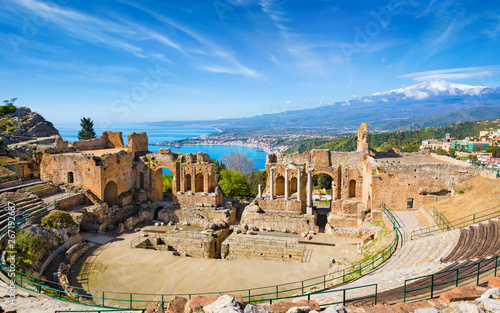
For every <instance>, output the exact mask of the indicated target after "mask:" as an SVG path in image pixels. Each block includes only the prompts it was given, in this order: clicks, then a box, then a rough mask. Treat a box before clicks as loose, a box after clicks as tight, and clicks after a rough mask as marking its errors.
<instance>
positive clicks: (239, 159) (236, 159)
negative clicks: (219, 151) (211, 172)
mask: <svg viewBox="0 0 500 313" xmlns="http://www.w3.org/2000/svg"><path fill="white" fill-rule="evenodd" d="M220 161H221V163H224V164H225V166H226V167H228V168H231V169H233V170H235V171H239V172H241V173H251V172H254V171H255V170H256V168H257V166H255V163H254V162H253V160H252V159H251V158H249V157H248V156H247V155H246V154H244V153H243V152H239V151H231V153H230V154H224V155H222V156H221V158H220Z"/></svg>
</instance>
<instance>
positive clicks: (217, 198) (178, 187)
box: [141, 149, 223, 207]
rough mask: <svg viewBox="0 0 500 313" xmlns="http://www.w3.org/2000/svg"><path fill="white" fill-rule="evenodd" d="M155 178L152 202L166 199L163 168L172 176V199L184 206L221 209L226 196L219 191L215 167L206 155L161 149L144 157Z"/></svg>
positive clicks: (152, 181) (152, 185) (151, 194)
mask: <svg viewBox="0 0 500 313" xmlns="http://www.w3.org/2000/svg"><path fill="white" fill-rule="evenodd" d="M141 161H142V162H144V163H145V164H146V165H147V166H148V167H149V168H151V169H152V173H153V177H152V179H151V181H150V186H151V188H150V189H151V192H150V198H151V199H152V200H153V201H159V200H162V199H163V185H162V180H161V175H162V171H161V170H162V168H168V169H169V170H170V171H171V172H172V173H173V176H174V178H173V180H172V198H173V199H174V201H175V202H177V203H179V204H183V205H200V204H202V205H204V206H214V207H218V206H220V205H221V204H222V201H223V195H222V192H221V191H220V189H219V188H217V180H216V174H215V166H214V165H213V164H211V163H209V161H210V157H209V156H208V154H206V153H202V152H199V153H197V154H194V153H186V154H182V153H173V152H172V151H171V150H170V149H161V150H160V152H159V153H149V154H147V155H145V156H143V157H141Z"/></svg>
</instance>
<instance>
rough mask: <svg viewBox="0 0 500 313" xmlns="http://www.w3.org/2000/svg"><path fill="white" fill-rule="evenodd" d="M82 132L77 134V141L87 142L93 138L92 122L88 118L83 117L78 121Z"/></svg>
mask: <svg viewBox="0 0 500 313" xmlns="http://www.w3.org/2000/svg"><path fill="white" fill-rule="evenodd" d="M80 126H81V127H82V130H80V132H79V133H78V140H87V139H92V138H95V131H94V122H93V121H92V120H91V119H90V117H83V118H82V119H81V120H80Z"/></svg>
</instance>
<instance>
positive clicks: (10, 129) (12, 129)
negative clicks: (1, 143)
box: [5, 126, 16, 133]
mask: <svg viewBox="0 0 500 313" xmlns="http://www.w3.org/2000/svg"><path fill="white" fill-rule="evenodd" d="M15 130H16V128H15V127H14V126H9V127H7V128H6V129H5V131H6V132H8V133H12V132H13V131H15Z"/></svg>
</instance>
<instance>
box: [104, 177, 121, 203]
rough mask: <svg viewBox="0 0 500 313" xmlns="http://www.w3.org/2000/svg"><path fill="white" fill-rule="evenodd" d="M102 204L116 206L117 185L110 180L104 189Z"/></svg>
mask: <svg viewBox="0 0 500 313" xmlns="http://www.w3.org/2000/svg"><path fill="white" fill-rule="evenodd" d="M104 202H106V203H107V204H109V205H116V204H118V185H117V184H116V183H115V182H114V181H112V180H111V181H109V182H108V183H107V184H106V187H104Z"/></svg>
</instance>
